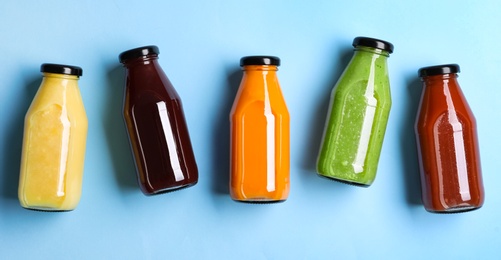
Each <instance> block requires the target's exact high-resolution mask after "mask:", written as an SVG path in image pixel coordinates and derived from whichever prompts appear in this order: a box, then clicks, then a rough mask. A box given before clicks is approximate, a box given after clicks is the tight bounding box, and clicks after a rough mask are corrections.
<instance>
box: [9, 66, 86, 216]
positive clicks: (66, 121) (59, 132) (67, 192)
mask: <svg viewBox="0 0 501 260" xmlns="http://www.w3.org/2000/svg"><path fill="white" fill-rule="evenodd" d="M44 65H45V66H49V68H51V67H50V66H61V65H54V64H48V65H47V64H44ZM44 65H42V72H44ZM68 67H70V68H72V66H68ZM74 68H78V67H74ZM47 70H48V71H52V70H50V69H47ZM77 72H78V71H77ZM43 74H44V78H43V81H42V84H41V86H40V88H39V90H38V92H37V94H36V96H35V98H34V99H33V102H32V104H31V106H30V108H29V109H28V112H27V114H26V118H25V125H24V139H23V151H22V158H21V173H20V180H19V194H18V195H19V201H20V203H21V206H23V207H24V208H29V209H37V210H46V211H66V210H72V209H74V208H75V207H76V206H77V204H78V202H79V200H80V196H81V190H82V177H83V165H84V156H85V144H86V137H87V124H88V123H87V116H86V114H85V109H84V106H83V101H82V98H81V95H80V91H79V89H78V79H79V75H78V73H77V75H68V74H63V73H49V72H44V73H43ZM73 74H75V73H73ZM80 75H81V69H80Z"/></svg>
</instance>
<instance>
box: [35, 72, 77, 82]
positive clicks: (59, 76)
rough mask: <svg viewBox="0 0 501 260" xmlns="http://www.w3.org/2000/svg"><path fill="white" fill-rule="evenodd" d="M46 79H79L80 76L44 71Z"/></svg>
mask: <svg viewBox="0 0 501 260" xmlns="http://www.w3.org/2000/svg"><path fill="white" fill-rule="evenodd" d="M42 75H43V77H44V79H48V80H49V79H50V80H63V79H64V80H75V81H77V80H79V79H80V77H78V76H76V75H66V74H58V73H49V72H43V73H42Z"/></svg>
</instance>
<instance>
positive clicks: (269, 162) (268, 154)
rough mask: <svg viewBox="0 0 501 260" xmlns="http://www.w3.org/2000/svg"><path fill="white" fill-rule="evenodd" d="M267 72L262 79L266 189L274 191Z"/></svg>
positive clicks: (271, 120) (271, 126) (273, 164)
mask: <svg viewBox="0 0 501 260" xmlns="http://www.w3.org/2000/svg"><path fill="white" fill-rule="evenodd" d="M266 75H267V73H263V77H264V78H265V79H264V81H263V82H264V116H265V117H266V180H267V181H266V190H268V191H269V192H272V191H275V189H276V186H275V115H273V112H272V111H271V104H270V97H269V94H268V84H267V83H266V82H267V81H266Z"/></svg>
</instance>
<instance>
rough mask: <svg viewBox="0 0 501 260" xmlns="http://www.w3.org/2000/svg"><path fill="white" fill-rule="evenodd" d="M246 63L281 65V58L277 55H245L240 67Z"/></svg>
mask: <svg viewBox="0 0 501 260" xmlns="http://www.w3.org/2000/svg"><path fill="white" fill-rule="evenodd" d="M246 65H276V66H280V58H278V57H275V56H245V57H242V58H241V59H240V67H242V66H246Z"/></svg>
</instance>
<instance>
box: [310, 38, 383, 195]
mask: <svg viewBox="0 0 501 260" xmlns="http://www.w3.org/2000/svg"><path fill="white" fill-rule="evenodd" d="M364 39H369V40H375V39H371V38H362V40H359V42H357V43H360V42H362V43H366V42H363V40H364ZM356 40H357V38H356V39H355V41H356ZM355 41H354V46H355V47H356V48H355V53H354V55H353V58H352V60H351V61H350V63H349V65H348V66H347V68H346V69H345V71H344V73H343V75H342V76H341V78H340V79H339V81H338V82H337V84H336V86H335V87H334V89H333V91H332V96H331V102H330V105H329V113H328V116H327V124H326V127H325V132H324V136H323V141H322V146H321V150H320V155H319V157H318V164H317V171H318V173H319V174H320V175H321V176H324V177H329V178H332V179H336V180H339V181H342V182H347V183H350V184H355V185H360V186H365V187H367V186H369V185H371V184H372V182H373V181H374V179H375V177H376V171H377V165H378V161H379V155H380V154H381V148H382V145H383V139H384V134H385V130H386V125H387V122H388V116H389V113H390V108H391V93H390V82H389V78H388V70H387V62H386V60H387V58H388V56H389V53H391V52H392V50H393V46H392V45H391V44H390V43H387V42H384V41H380V40H376V41H380V42H383V43H386V44H389V45H387V46H386V49H385V48H382V47H381V48H374V47H367V46H361V44H360V45H359V44H357V45H356V44H355V43H356V42H355ZM365 45H370V46H372V44H371V42H370V41H369V42H368V44H365ZM388 46H390V47H388ZM378 47H380V46H378ZM383 47H384V46H383Z"/></svg>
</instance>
